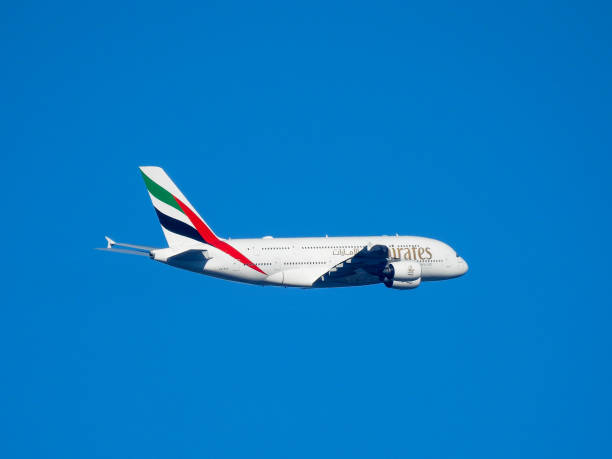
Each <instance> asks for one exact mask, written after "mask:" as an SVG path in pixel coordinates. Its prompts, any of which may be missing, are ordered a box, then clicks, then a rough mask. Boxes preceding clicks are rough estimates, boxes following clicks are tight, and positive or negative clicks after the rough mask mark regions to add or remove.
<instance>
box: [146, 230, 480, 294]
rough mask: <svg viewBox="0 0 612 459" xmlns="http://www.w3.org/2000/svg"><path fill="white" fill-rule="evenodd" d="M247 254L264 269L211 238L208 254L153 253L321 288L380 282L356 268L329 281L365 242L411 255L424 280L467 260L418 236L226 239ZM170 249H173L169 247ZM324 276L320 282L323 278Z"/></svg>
mask: <svg viewBox="0 0 612 459" xmlns="http://www.w3.org/2000/svg"><path fill="white" fill-rule="evenodd" d="M225 241H226V242H227V243H228V244H230V245H231V246H232V247H234V248H235V249H237V250H238V251H240V252H241V253H242V254H244V255H245V256H246V257H247V258H248V259H249V260H250V261H252V262H253V264H254V265H256V266H257V267H258V268H259V269H261V271H263V273H262V272H259V271H258V270H256V269H253V267H252V266H249V265H248V264H244V263H241V262H240V261H238V260H236V259H235V258H232V257H231V256H229V255H227V254H226V253H224V252H223V251H221V250H218V249H217V248H215V247H213V246H210V245H208V244H201V245H196V246H194V247H192V248H197V249H200V250H203V251H205V253H206V259H200V260H198V259H194V260H173V259H172V258H171V256H172V251H173V250H175V249H159V250H157V251H153V252H152V254H151V256H152V258H153V259H155V260H158V261H161V262H164V263H167V264H170V265H172V266H175V267H178V268H182V269H187V270H190V271H194V272H198V273H201V274H206V275H209V276H214V277H219V278H223V279H227V280H233V281H238V282H245V283H250V284H257V285H276V286H285V287H301V288H322V287H343V286H344V287H348V286H356V285H368V284H375V283H380V282H382V279H381V278H380V277H379V276H375V275H372V274H371V273H368V272H366V271H363V270H356V272H355V273H354V274H352V275H350V276H347V277H344V278H342V279H336V280H334V281H332V282H325V281H324V280H325V274H326V273H328V272H330V270H331V271H334V270H335V269H338V268H339V267H342V265H343V264H344V263H350V262H351V258H353V257H354V256H355V254H357V253H358V252H360V251H361V250H363V249H364V248H369V247H372V246H376V245H383V246H386V247H388V249H389V257H388V261H389V262H393V261H405V260H411V261H413V262H416V263H418V264H420V267H421V272H422V274H421V278H422V280H423V281H433V280H444V279H451V278H453V277H458V276H461V275H463V274H464V273H465V272H466V271H467V269H468V266H467V263H466V262H465V261H464V260H463V259H462V258H461V257H459V256H458V255H457V253H456V252H455V251H454V250H453V249H452V248H451V247H450V246H449V245H447V244H445V243H443V242H441V241H437V240H435V239H430V238H425V237H418V236H364V237H359V236H357V237H309V238H271V237H265V238H261V239H231V240H225ZM168 251H170V252H168ZM319 280H321V282H319Z"/></svg>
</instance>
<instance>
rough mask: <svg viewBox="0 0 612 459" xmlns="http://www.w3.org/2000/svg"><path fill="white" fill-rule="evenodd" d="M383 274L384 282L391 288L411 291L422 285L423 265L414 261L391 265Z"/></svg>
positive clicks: (398, 262) (397, 262)
mask: <svg viewBox="0 0 612 459" xmlns="http://www.w3.org/2000/svg"><path fill="white" fill-rule="evenodd" d="M382 273H383V275H384V276H385V278H384V279H383V282H384V284H385V286H387V287H389V288H398V289H411V288H417V287H418V286H419V285H420V284H421V265H420V264H419V263H416V262H414V261H396V262H394V263H389V264H388V265H387V267H386V268H385V269H384V270H383V272H382Z"/></svg>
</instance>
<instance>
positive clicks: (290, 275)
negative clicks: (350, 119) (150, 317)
mask: <svg viewBox="0 0 612 459" xmlns="http://www.w3.org/2000/svg"><path fill="white" fill-rule="evenodd" d="M140 171H141V173H142V177H143V178H144V181H145V184H146V186H147V190H148V191H149V196H150V197H151V201H153V207H154V208H155V212H157V216H158V218H159V222H160V223H161V226H162V231H163V232H164V235H165V236H166V241H167V242H168V247H166V248H155V247H146V246H141V245H133V244H123V243H120V242H115V241H113V240H112V239H110V238H109V237H107V238H106V240H107V242H108V245H107V247H106V248H103V249H100V250H107V251H111V252H121V253H128V254H133V255H142V256H148V257H150V258H151V259H153V260H156V261H159V262H162V263H166V264H168V265H171V266H174V267H177V268H181V269H187V270H189V271H194V272H197V273H200V274H207V275H209V276H213V277H219V278H221V279H226V280H232V281H237V282H245V283H249V284H256V285H275V286H282V287H300V288H325V287H353V286H358V285H370V284H378V283H383V284H384V285H385V286H387V287H389V288H395V289H413V288H416V287H418V286H419V285H420V284H421V281H434V280H445V279H452V278H454V277H459V276H462V275H463V274H465V273H466V272H467V270H468V265H467V263H466V262H465V260H464V259H463V258H461V257H460V256H458V255H457V253H456V252H455V251H454V250H453V249H452V248H451V247H450V246H449V245H447V244H445V243H443V242H440V241H437V240H435V239H429V238H425V237H417V236H397V235H396V236H356V237H327V236H326V237H304V238H273V237H271V236H266V237H263V238H261V239H231V240H229V239H222V238H220V237H218V236H217V235H216V234H215V233H214V232H213V231H212V230H211V229H210V227H209V226H208V225H207V224H206V222H205V221H204V220H203V219H202V217H200V215H199V214H198V212H197V211H196V210H195V208H194V207H193V206H192V205H191V204H190V203H189V201H187V198H185V196H184V195H183V193H181V192H180V190H179V189H178V188H177V187H176V185H175V184H174V182H172V180H170V177H168V175H167V174H166V173H165V172H164V170H163V169H161V168H159V167H141V168H140Z"/></svg>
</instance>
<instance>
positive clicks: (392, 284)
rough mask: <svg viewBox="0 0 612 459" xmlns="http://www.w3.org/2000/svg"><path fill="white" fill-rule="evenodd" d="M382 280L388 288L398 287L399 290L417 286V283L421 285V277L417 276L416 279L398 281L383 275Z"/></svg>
mask: <svg viewBox="0 0 612 459" xmlns="http://www.w3.org/2000/svg"><path fill="white" fill-rule="evenodd" d="M383 282H384V284H385V286H386V287H388V288H398V289H401V290H408V289H411V288H417V287H418V286H419V285H421V278H420V277H419V278H418V279H416V280H412V281H398V280H394V279H389V278H388V277H385V280H384V281H383Z"/></svg>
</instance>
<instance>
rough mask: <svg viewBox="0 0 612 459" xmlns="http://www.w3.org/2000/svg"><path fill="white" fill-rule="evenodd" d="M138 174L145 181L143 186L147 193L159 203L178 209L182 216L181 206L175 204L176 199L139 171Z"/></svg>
mask: <svg viewBox="0 0 612 459" xmlns="http://www.w3.org/2000/svg"><path fill="white" fill-rule="evenodd" d="M140 173H141V174H142V178H143V179H144V181H145V185H146V186H147V190H149V193H151V194H152V195H153V196H155V197H156V198H157V199H159V200H160V201H161V202H165V203H166V204H168V205H169V206H172V207H174V208H175V209H178V210H179V211H180V212H181V213H182V214H184V212H183V210H182V209H181V206H179V204H178V202H176V199H174V196H172V193H170V192H168V191H166V190H164V189H163V188H162V187H161V186H159V185H158V184H157V183H155V182H154V181H153V180H151V179H150V178H149V177H147V176H146V175H145V173H144V172H142V171H140Z"/></svg>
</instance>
